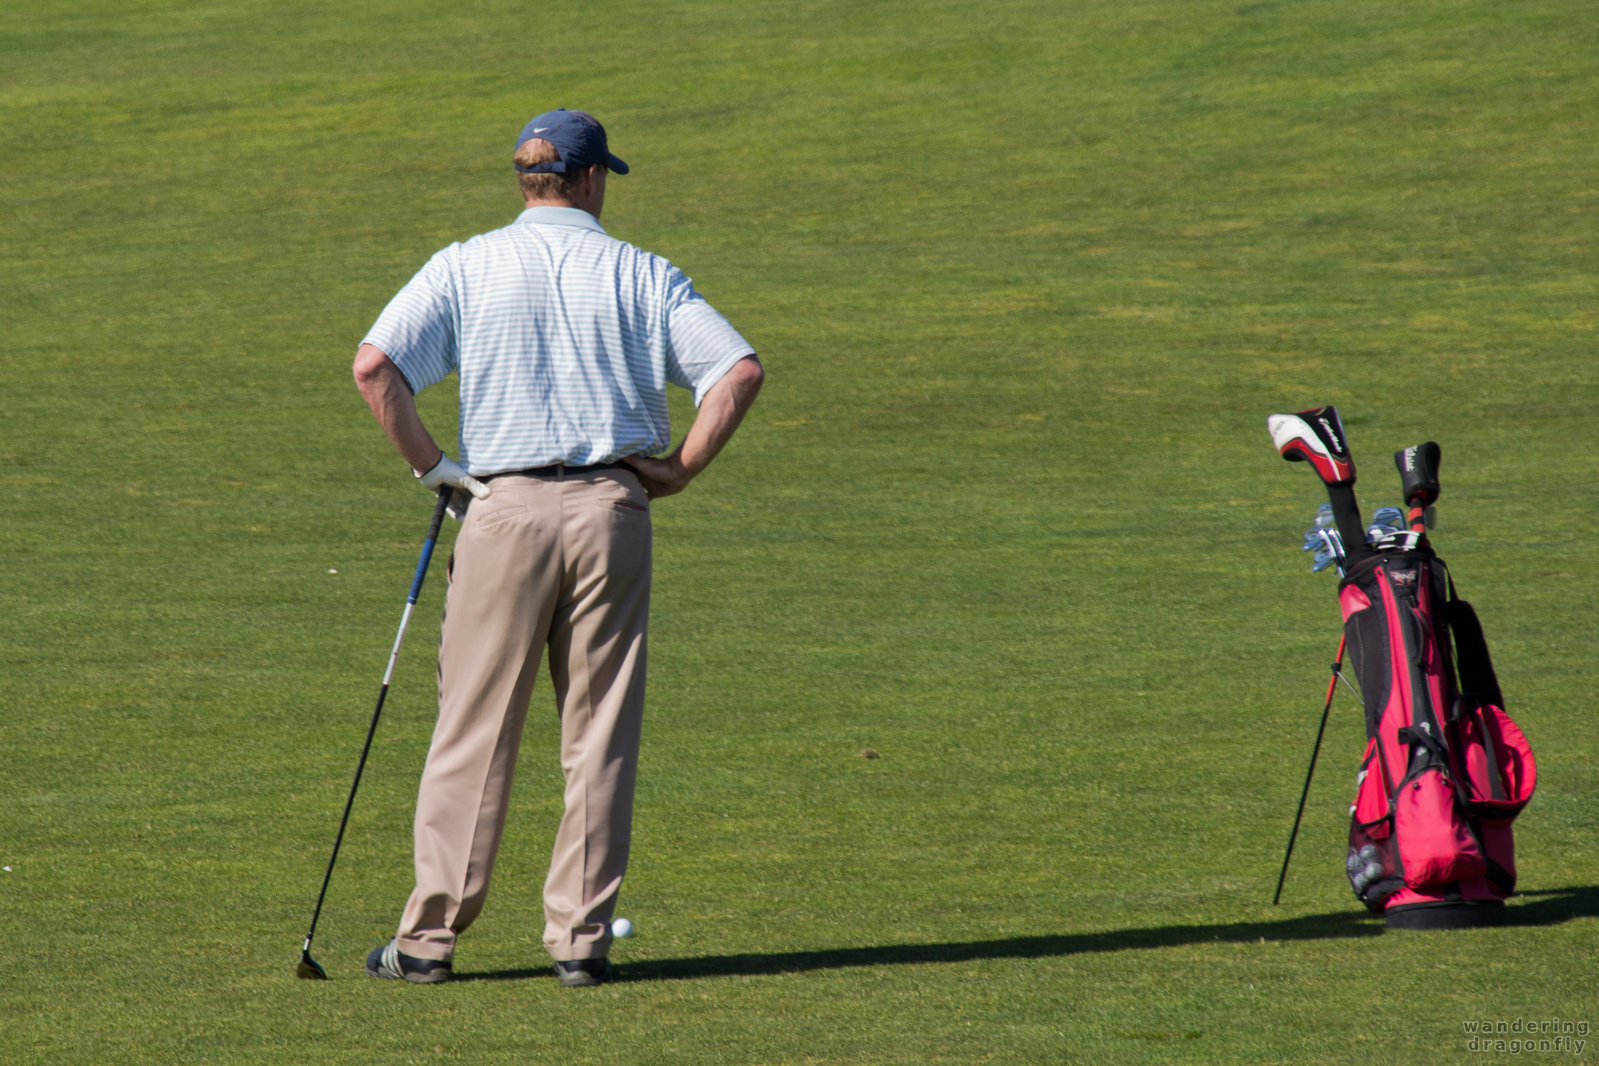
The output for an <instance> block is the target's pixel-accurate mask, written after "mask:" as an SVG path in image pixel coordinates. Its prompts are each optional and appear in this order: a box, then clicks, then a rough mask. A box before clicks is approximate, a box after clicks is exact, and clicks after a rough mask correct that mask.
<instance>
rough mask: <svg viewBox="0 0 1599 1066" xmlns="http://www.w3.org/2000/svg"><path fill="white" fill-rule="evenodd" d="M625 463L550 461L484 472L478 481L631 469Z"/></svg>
mask: <svg viewBox="0 0 1599 1066" xmlns="http://www.w3.org/2000/svg"><path fill="white" fill-rule="evenodd" d="M631 469H632V467H630V466H628V465H627V464H626V463H619V462H612V463H593V464H591V465H589V466H574V465H573V464H571V463H551V464H550V465H549V466H530V467H528V468H527V469H526V470H502V471H500V472H499V473H498V474H484V475H483V476H482V477H480V478H478V480H479V481H493V480H494V479H495V478H497V477H560V476H563V475H565V474H592V473H594V472H595V471H598V470H631Z"/></svg>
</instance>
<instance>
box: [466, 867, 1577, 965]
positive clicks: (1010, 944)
mask: <svg viewBox="0 0 1599 1066" xmlns="http://www.w3.org/2000/svg"><path fill="white" fill-rule="evenodd" d="M1519 899H1521V900H1528V901H1530V902H1518V903H1515V904H1512V905H1511V906H1509V907H1507V908H1506V909H1505V913H1504V917H1503V919H1502V920H1501V921H1500V922H1499V923H1498V925H1499V927H1501V928H1504V927H1507V926H1508V927H1529V926H1544V925H1558V924H1560V923H1561V922H1567V921H1570V920H1572V919H1573V918H1593V917H1599V888H1591V887H1584V888H1558V889H1549V890H1545V891H1540V892H1528V893H1524V894H1523V895H1522V896H1521V897H1519ZM1385 933H1387V927H1386V926H1385V925H1384V924H1383V922H1382V920H1381V919H1380V918H1378V917H1376V916H1375V915H1372V914H1369V913H1368V912H1366V911H1364V910H1356V909H1351V910H1347V911H1340V912H1338V913H1336V914H1313V915H1306V916H1304V917H1300V918H1285V919H1283V920H1282V921H1277V922H1232V923H1228V924H1225V925H1167V926H1158V927H1155V928H1150V929H1118V930H1113V931H1111V932H1106V933H1065V934H1061V935H1059V936H1029V937H1012V938H1009V939H1004V940H973V941H969V942H966V943H955V944H888V945H884V946H881V947H866V948H835V949H832V950H829V951H791V952H784V953H782V954H766V955H762V954H753V953H752V954H742V955H702V956H698V957H695V958H687V959H658V960H643V961H640V962H629V963H627V964H625V965H624V966H621V967H620V968H619V974H618V977H619V979H620V980H623V981H659V980H685V979H691V978H697V977H753V976H763V975H771V974H783V973H802V972H806V971H811V970H841V969H848V968H851V967H856V966H904V965H917V964H923V963H936V962H973V961H977V960H981V959H1042V958H1053V957H1056V956H1061V955H1083V954H1089V953H1092V952H1101V951H1128V950H1133V949H1137V948H1171V947H1182V946H1184V945H1188V944H1211V943H1222V944H1244V943H1253V942H1256V941H1260V940H1339V939H1358V938H1363V937H1376V936H1383V935H1384V934H1385ZM548 976H550V970H549V968H548V967H541V968H538V969H519V970H499V971H493V972H487V973H457V974H456V975H455V979H456V980H457V981H514V980H524V979H528V978H535V977H548Z"/></svg>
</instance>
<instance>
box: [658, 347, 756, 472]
mask: <svg viewBox="0 0 1599 1066" xmlns="http://www.w3.org/2000/svg"><path fill="white" fill-rule="evenodd" d="M765 379H766V372H765V370H764V369H762V367H761V361H760V360H759V359H757V358H756V357H755V356H753V355H750V356H746V357H745V358H744V359H741V360H740V361H739V362H737V363H735V364H733V367H732V369H730V370H729V371H728V372H727V373H726V374H724V375H722V378H721V380H720V381H718V382H717V383H716V384H715V385H712V386H711V391H710V392H708V393H706V394H705V399H704V400H703V401H702V402H701V403H700V409H699V412H698V413H697V414H696V415H695V416H694V422H693V424H692V425H690V426H689V428H688V434H687V435H686V436H684V438H683V445H682V447H681V448H679V449H678V459H679V460H680V461H681V462H682V464H683V469H684V471H685V472H686V473H687V474H688V476H689V477H690V478H692V477H695V476H696V475H698V474H699V473H700V471H702V470H704V469H705V468H706V467H707V466H710V465H711V460H712V459H715V458H716V456H717V453H719V452H720V451H721V450H722V448H723V447H724V446H725V445H726V444H727V442H728V441H729V440H730V439H732V436H733V432H734V431H735V430H736V429H738V426H739V423H740V422H742V421H744V415H745V414H746V413H747V412H748V411H749V409H750V407H751V406H752V405H754V403H755V397H756V395H758V394H759V393H760V391H761V383H762V382H763V381H765Z"/></svg>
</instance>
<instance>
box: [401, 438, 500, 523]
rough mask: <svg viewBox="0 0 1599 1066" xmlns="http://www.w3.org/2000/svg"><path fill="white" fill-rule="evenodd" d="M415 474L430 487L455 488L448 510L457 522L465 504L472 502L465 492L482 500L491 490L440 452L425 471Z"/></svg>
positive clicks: (463, 511) (464, 508)
mask: <svg viewBox="0 0 1599 1066" xmlns="http://www.w3.org/2000/svg"><path fill="white" fill-rule="evenodd" d="M413 473H414V471H413ZM416 476H417V479H418V480H419V481H421V482H422V484H423V485H425V486H427V487H428V488H430V489H437V488H438V487H439V486H440V485H449V486H450V487H451V488H453V489H455V492H453V493H451V494H450V504H449V508H448V510H449V514H450V517H451V518H453V519H455V520H456V521H457V522H459V521H460V520H461V516H462V515H464V514H465V513H466V507H467V504H469V503H471V502H472V501H471V500H469V499H467V493H471V494H472V495H473V496H474V497H476V498H477V499H480V500H482V499H487V498H488V495H489V492H490V491H491V490H490V489H489V487H488V486H487V485H485V484H483V482H481V481H479V480H478V479H477V478H475V477H473V476H472V475H471V474H468V473H467V472H466V470H465V468H464V467H462V466H461V464H460V463H458V462H456V461H455V460H454V459H451V458H450V457H449V456H448V455H443V454H441V455H440V456H439V461H438V462H436V463H434V464H433V466H432V468H431V469H429V470H428V471H427V473H425V474H417V475H416Z"/></svg>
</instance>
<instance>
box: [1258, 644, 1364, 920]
mask: <svg viewBox="0 0 1599 1066" xmlns="http://www.w3.org/2000/svg"><path fill="white" fill-rule="evenodd" d="M1348 639H1349V638H1348V637H1347V636H1342V637H1339V638H1338V654H1337V655H1336V656H1335V657H1334V658H1333V664H1332V677H1331V678H1329V679H1328V681H1327V702H1326V703H1324V704H1323V705H1322V708H1321V726H1320V727H1319V728H1318V729H1317V730H1316V746H1315V747H1314V748H1312V749H1311V752H1310V769H1308V770H1306V771H1305V788H1304V790H1303V791H1302V792H1300V793H1299V810H1298V811H1297V812H1295V814H1294V828H1293V830H1292V831H1290V832H1289V834H1288V850H1287V851H1285V852H1284V853H1283V868H1282V872H1281V873H1280V874H1278V875H1277V891H1276V893H1275V894H1274V895H1273V896H1272V897H1271V905H1272V906H1273V907H1275V906H1277V901H1278V900H1280V899H1282V898H1283V882H1284V881H1286V880H1288V862H1289V860H1290V859H1292V858H1293V857H1294V841H1295V840H1296V839H1298V837H1299V820H1300V819H1301V818H1303V817H1304V816H1305V800H1306V799H1307V798H1309V796H1310V779H1311V777H1312V776H1314V775H1315V773H1316V758H1317V756H1319V755H1320V754H1321V738H1322V736H1323V735H1324V734H1325V733H1326V732H1327V715H1328V713H1329V712H1330V711H1331V710H1332V702H1333V694H1334V693H1336V692H1337V691H1338V679H1339V677H1341V676H1343V666H1344V646H1345V643H1346V642H1347V641H1348Z"/></svg>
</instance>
